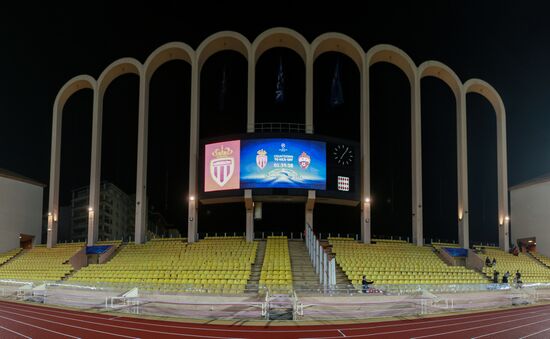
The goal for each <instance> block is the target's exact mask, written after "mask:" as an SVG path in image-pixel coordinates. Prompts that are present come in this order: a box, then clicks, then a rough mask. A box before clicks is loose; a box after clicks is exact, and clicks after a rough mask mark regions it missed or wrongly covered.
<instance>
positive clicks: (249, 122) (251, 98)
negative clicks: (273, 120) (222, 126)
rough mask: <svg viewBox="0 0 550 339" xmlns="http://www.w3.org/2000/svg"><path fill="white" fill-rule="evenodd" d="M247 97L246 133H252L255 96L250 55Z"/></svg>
mask: <svg viewBox="0 0 550 339" xmlns="http://www.w3.org/2000/svg"><path fill="white" fill-rule="evenodd" d="M247 83H248V97H247V100H246V102H247V107H246V110H247V118H246V132H247V133H254V129H255V123H256V117H255V107H254V106H255V95H256V88H255V86H256V62H255V60H254V58H253V57H252V54H250V55H249V56H248V82H247Z"/></svg>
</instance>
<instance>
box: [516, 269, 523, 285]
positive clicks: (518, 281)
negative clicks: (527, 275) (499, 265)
mask: <svg viewBox="0 0 550 339" xmlns="http://www.w3.org/2000/svg"><path fill="white" fill-rule="evenodd" d="M516 284H518V287H521V284H522V281H521V273H519V270H517V271H516Z"/></svg>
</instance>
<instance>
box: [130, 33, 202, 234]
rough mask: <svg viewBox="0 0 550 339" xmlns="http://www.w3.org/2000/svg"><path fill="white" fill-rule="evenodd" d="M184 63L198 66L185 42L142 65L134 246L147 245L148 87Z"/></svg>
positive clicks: (168, 47)
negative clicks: (168, 67)
mask: <svg viewBox="0 0 550 339" xmlns="http://www.w3.org/2000/svg"><path fill="white" fill-rule="evenodd" d="M172 60H182V61H184V62H187V63H189V65H191V68H193V65H195V63H196V58H195V51H194V50H193V49H192V48H191V47H190V46H189V45H187V44H185V43H183V42H178V41H174V42H169V43H166V44H164V45H162V46H160V47H159V48H157V49H155V50H154V51H153V52H152V53H151V54H150V55H149V57H148V58H147V60H146V61H145V63H144V64H143V73H142V75H141V77H140V83H139V91H140V93H139V117H138V147H137V149H138V154H137V173H136V216H135V242H136V243H143V242H144V241H145V230H146V229H147V143H148V131H149V85H150V82H151V77H152V76H153V74H154V73H155V72H156V70H157V69H158V68H159V67H160V66H162V65H163V64H165V63H167V62H169V61H172Z"/></svg>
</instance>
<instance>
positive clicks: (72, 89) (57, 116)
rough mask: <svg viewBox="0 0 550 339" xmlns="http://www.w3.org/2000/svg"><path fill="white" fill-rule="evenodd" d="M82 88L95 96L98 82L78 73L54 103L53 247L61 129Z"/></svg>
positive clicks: (50, 242) (50, 225)
mask: <svg viewBox="0 0 550 339" xmlns="http://www.w3.org/2000/svg"><path fill="white" fill-rule="evenodd" d="M81 89H91V90H92V91H93V92H94V112H95V103H96V100H95V97H96V93H97V82H96V81H95V79H94V78H92V77H91V76H89V75H78V76H76V77H74V78H72V79H71V80H69V81H67V83H65V85H63V87H61V89H60V90H59V92H58V93H57V96H56V98H55V101H54V104H53V117H52V146H51V147H52V148H51V161H50V190H49V202H48V204H49V205H48V229H47V246H48V247H52V246H54V245H55V244H56V243H57V218H58V216H59V170H60V165H61V131H62V123H63V108H64V107H65V104H66V103H67V100H69V98H70V97H71V96H72V95H73V94H75V93H76V92H78V91H80V90H81Z"/></svg>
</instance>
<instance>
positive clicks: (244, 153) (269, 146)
mask: <svg viewBox="0 0 550 339" xmlns="http://www.w3.org/2000/svg"><path fill="white" fill-rule="evenodd" d="M326 178H327V170H326V145H325V143H324V142H320V141H312V140H301V139H249V140H242V141H241V188H306V189H317V190H324V189H325V188H326Z"/></svg>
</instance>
